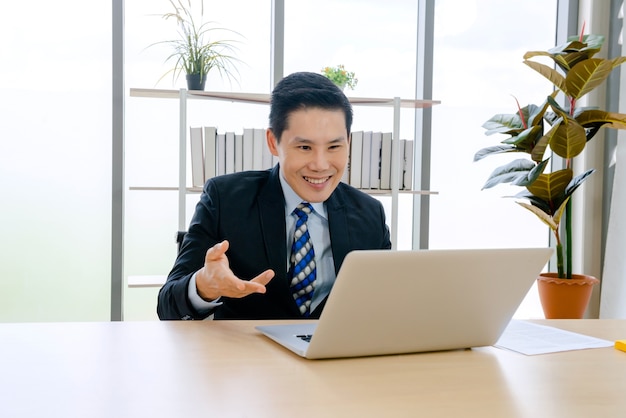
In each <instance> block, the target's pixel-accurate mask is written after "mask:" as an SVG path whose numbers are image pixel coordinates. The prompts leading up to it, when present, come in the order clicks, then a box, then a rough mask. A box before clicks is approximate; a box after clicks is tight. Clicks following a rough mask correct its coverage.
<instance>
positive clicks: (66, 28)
mask: <svg viewBox="0 0 626 418" xmlns="http://www.w3.org/2000/svg"><path fill="white" fill-rule="evenodd" d="M2 9H3V10H2V17H3V19H2V24H1V25H0V39H2V40H3V42H2V56H3V58H2V59H3V64H2V77H0V113H1V114H2V123H1V124H0V190H1V193H2V197H1V198H0V199H1V202H2V203H1V204H0V208H1V213H2V216H0V231H1V232H0V248H2V261H1V262H0V322H22V321H36V322H40V321H92V320H95V321H102V320H108V319H109V317H110V282H111V279H110V277H111V273H110V263H111V67H112V65H111V2H109V1H102V0H100V1H90V2H85V1H80V0H59V1H55V2H50V1H46V0H39V1H34V2H33V1H30V2H8V3H6V2H5V3H4V4H3V8H2ZM35 11H36V12H35ZM67 11H71V13H68V12H67ZM77 16H79V17H80V18H77Z"/></svg>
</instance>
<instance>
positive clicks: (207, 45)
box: [152, 0, 240, 89]
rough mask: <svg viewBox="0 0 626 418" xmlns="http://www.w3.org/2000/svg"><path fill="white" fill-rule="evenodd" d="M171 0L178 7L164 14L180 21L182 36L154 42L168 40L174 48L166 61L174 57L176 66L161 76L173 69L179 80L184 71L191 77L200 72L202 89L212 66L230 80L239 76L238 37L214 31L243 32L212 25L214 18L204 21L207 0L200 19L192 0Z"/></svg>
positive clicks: (174, 6)
mask: <svg viewBox="0 0 626 418" xmlns="http://www.w3.org/2000/svg"><path fill="white" fill-rule="evenodd" d="M170 4H171V5H172V8H173V9H174V10H173V11H172V12H170V13H165V14H163V15H162V16H161V17H162V18H163V19H166V20H168V19H174V20H175V21H176V25H177V27H178V38H177V39H172V40H167V41H161V42H156V43H154V44H152V45H158V44H166V45H168V46H170V47H171V48H172V53H171V55H169V56H168V57H167V58H166V59H165V61H166V62H168V61H172V60H173V61H174V67H173V68H172V69H170V70H169V71H168V72H166V73H165V74H164V75H163V76H162V77H161V79H163V77H165V76H166V75H167V74H170V73H172V74H173V77H174V80H176V79H178V77H179V76H180V74H181V73H182V72H184V73H185V74H186V75H187V79H188V80H189V79H190V76H197V77H196V78H199V79H200V82H201V85H202V88H201V89H204V82H205V81H206V76H207V74H208V73H209V72H210V71H211V70H217V71H218V72H219V73H220V75H221V76H222V77H224V76H225V77H226V78H228V79H229V80H232V79H237V76H238V72H237V69H236V66H235V64H236V63H238V62H240V60H239V59H238V58H236V57H235V56H234V53H235V51H236V47H235V46H234V45H233V44H234V43H235V42H237V41H235V40H233V39H215V38H214V37H213V35H214V34H216V33H217V32H218V31H227V32H229V33H232V34H234V35H237V36H240V34H239V33H237V32H235V31H233V30H230V29H224V28H218V27H213V26H211V25H212V24H213V22H202V19H201V18H202V16H203V15H204V2H200V5H201V11H200V21H199V22H198V21H197V19H196V18H195V17H194V13H193V10H192V4H191V0H187V1H186V2H183V1H182V0H170ZM161 79H159V80H161Z"/></svg>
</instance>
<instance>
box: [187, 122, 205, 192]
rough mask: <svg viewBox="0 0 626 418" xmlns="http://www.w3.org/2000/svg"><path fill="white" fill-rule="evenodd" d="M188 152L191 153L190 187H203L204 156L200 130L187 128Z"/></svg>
mask: <svg viewBox="0 0 626 418" xmlns="http://www.w3.org/2000/svg"><path fill="white" fill-rule="evenodd" d="M189 143H190V147H189V151H190V153H191V185H192V186H193V187H202V186H204V154H203V152H202V147H203V145H202V128H201V127H194V126H192V127H190V128H189Z"/></svg>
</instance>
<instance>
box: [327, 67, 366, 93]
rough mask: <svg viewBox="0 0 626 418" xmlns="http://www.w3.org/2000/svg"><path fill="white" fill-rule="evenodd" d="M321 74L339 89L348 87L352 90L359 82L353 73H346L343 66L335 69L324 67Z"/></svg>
mask: <svg viewBox="0 0 626 418" xmlns="http://www.w3.org/2000/svg"><path fill="white" fill-rule="evenodd" d="M322 74H323V75H324V76H325V77H326V78H328V79H329V80H330V81H332V82H333V83H335V84H336V85H337V86H338V87H339V88H341V89H343V88H344V87H348V88H349V89H350V90H354V88H355V87H356V85H357V83H358V82H359V80H358V79H357V78H356V76H355V74H354V72H351V71H346V69H345V67H344V66H343V64H339V65H338V66H336V67H324V68H322Z"/></svg>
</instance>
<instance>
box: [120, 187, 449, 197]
mask: <svg viewBox="0 0 626 418" xmlns="http://www.w3.org/2000/svg"><path fill="white" fill-rule="evenodd" d="M128 190H135V191H137V190H143V191H178V187H176V186H131V187H129V188H128ZM359 190H360V191H362V192H363V193H367V194H372V195H391V190H389V189H359ZM187 193H202V187H187ZM398 193H400V194H421V195H438V194H439V192H436V191H432V190H398Z"/></svg>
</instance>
